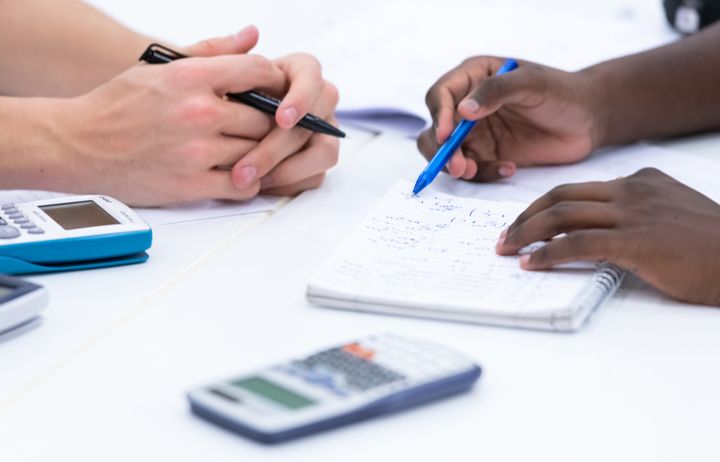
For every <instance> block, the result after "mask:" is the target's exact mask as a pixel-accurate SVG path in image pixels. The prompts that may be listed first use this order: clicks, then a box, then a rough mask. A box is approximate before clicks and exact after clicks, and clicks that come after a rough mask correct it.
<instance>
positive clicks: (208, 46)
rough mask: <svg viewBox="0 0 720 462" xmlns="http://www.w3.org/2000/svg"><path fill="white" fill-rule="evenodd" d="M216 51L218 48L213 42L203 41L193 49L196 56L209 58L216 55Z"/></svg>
mask: <svg viewBox="0 0 720 462" xmlns="http://www.w3.org/2000/svg"><path fill="white" fill-rule="evenodd" d="M216 49H217V47H216V46H215V43H214V42H213V41H212V40H203V41H201V42H198V43H197V44H195V46H194V47H193V52H194V53H195V54H196V55H200V56H209V55H212V54H215V50H216Z"/></svg>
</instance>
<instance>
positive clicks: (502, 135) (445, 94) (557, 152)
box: [418, 56, 600, 181]
mask: <svg viewBox="0 0 720 462" xmlns="http://www.w3.org/2000/svg"><path fill="white" fill-rule="evenodd" d="M503 61H504V59H502V58H496V57H488V56H480V57H474V58H469V59H467V60H465V61H464V62H463V63H462V64H460V65H459V66H458V67H456V68H455V69H453V70H451V71H450V72H448V73H447V74H445V75H444V76H443V77H441V78H440V80H438V81H437V82H436V83H435V84H434V85H433V86H432V87H431V88H430V90H429V91H428V93H427V96H426V103H427V106H428V108H429V109H430V114H431V116H432V120H433V125H432V127H431V128H430V129H428V130H426V131H424V132H423V133H422V134H421V135H420V136H419V138H418V149H419V150H420V152H421V153H422V154H423V155H424V156H425V157H426V158H428V159H430V158H432V156H433V155H434V154H435V153H436V152H437V150H438V148H439V147H440V145H441V144H442V143H443V142H444V141H445V140H446V139H447V137H448V136H449V135H450V133H451V132H452V130H453V128H454V127H455V125H456V124H457V123H458V122H459V120H460V119H461V118H465V119H468V120H478V123H477V125H476V126H475V128H474V129H473V131H472V132H471V133H470V135H468V137H467V138H466V140H465V142H464V143H463V145H462V146H461V147H460V149H459V151H458V152H457V153H455V155H454V156H453V157H452V159H451V160H450V162H448V165H447V171H448V173H450V175H452V176H454V177H456V178H463V179H466V180H473V181H494V180H498V179H501V178H504V177H509V176H512V175H513V174H514V173H515V171H516V169H517V167H518V166H520V167H523V166H530V165H541V164H563V163H571V162H577V161H579V160H581V159H583V158H585V157H587V155H588V154H589V153H590V151H592V149H593V148H595V147H597V145H598V144H599V142H600V141H599V140H598V139H597V138H598V134H597V132H598V127H597V125H598V123H597V120H596V114H597V111H596V110H595V109H594V107H595V102H594V101H593V97H594V96H595V92H594V91H593V85H592V84H591V83H590V81H589V80H588V79H587V78H586V77H585V75H584V74H583V73H582V72H576V73H569V72H564V71H560V70H557V69H553V68H550V67H545V66H541V65H539V64H534V63H529V62H526V61H518V63H519V67H518V68H517V69H516V70H514V71H513V72H510V73H508V74H505V75H501V76H494V74H495V73H496V72H497V70H498V69H499V68H500V66H501V65H502V63H503Z"/></svg>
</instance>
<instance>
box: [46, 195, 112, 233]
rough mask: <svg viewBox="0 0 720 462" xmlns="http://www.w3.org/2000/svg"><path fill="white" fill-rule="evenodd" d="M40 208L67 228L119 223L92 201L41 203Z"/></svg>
mask: <svg viewBox="0 0 720 462" xmlns="http://www.w3.org/2000/svg"><path fill="white" fill-rule="evenodd" d="M40 210H42V211H43V212H45V213H46V214H47V215H48V216H49V217H50V218H52V219H53V220H55V221H56V222H57V224H59V225H60V226H62V227H63V229H68V230H69V229H79V228H90V227H93V226H104V225H117V224H119V223H120V222H119V221H117V220H116V219H115V218H113V217H112V215H110V214H109V213H107V212H106V211H105V210H103V208H102V207H100V206H99V205H97V204H96V203H95V202H94V201H82V202H68V203H65V204H53V205H41V206H40Z"/></svg>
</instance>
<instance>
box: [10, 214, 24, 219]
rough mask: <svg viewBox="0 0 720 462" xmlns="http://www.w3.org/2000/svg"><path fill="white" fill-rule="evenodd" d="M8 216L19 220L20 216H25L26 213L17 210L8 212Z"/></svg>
mask: <svg viewBox="0 0 720 462" xmlns="http://www.w3.org/2000/svg"><path fill="white" fill-rule="evenodd" d="M8 218H10V219H11V220H17V219H18V218H25V215H23V214H22V213H20V212H15V213H10V214H8Z"/></svg>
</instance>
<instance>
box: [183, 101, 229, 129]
mask: <svg viewBox="0 0 720 462" xmlns="http://www.w3.org/2000/svg"><path fill="white" fill-rule="evenodd" d="M179 117H180V120H181V122H182V123H183V125H186V126H192V127H212V126H215V125H216V124H217V123H218V121H219V119H220V110H219V108H218V106H217V105H216V104H215V102H214V101H213V100H212V99H211V98H207V97H201V98H191V99H188V100H187V101H185V102H184V103H183V104H182V105H181V109H180V115H179Z"/></svg>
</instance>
